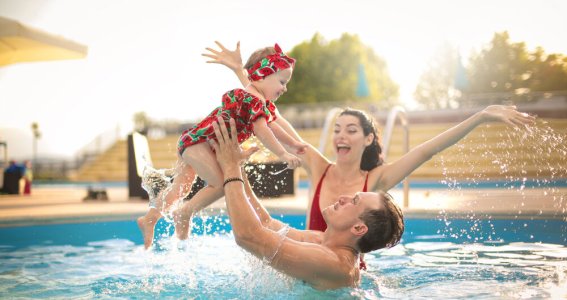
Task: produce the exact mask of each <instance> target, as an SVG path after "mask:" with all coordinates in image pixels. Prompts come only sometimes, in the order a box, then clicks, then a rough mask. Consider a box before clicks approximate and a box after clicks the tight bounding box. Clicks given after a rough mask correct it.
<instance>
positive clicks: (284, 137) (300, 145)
mask: <svg viewBox="0 0 567 300" xmlns="http://www.w3.org/2000/svg"><path fill="white" fill-rule="evenodd" d="M268 127H270V129H272V132H273V133H274V136H275V137H276V138H277V139H278V141H280V142H282V143H284V144H286V145H287V146H289V147H290V148H293V149H294V150H295V152H296V153H297V154H303V153H305V148H307V144H305V142H304V141H303V140H301V139H299V140H297V139H295V138H294V137H293V136H291V135H290V134H289V133H288V132H287V131H285V130H284V129H283V127H281V126H280V125H279V123H277V122H272V123H270V124H268Z"/></svg>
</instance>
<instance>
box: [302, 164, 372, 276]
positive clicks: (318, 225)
mask: <svg viewBox="0 0 567 300" xmlns="http://www.w3.org/2000/svg"><path fill="white" fill-rule="evenodd" d="M330 167H331V164H329V165H328V166H327V168H326V169H325V172H323V175H322V176H321V179H319V183H318V184H317V189H316V190H315V194H314V195H313V203H312V204H311V212H310V214H309V216H310V218H309V227H307V229H311V230H319V231H325V230H326V229H327V223H325V219H323V214H322V213H321V206H320V205H319V198H320V195H321V186H322V185H323V179H325V175H327V171H329V168H330ZM367 186H368V173H366V179H365V180H364V188H362V191H363V192H366V189H367ZM358 267H359V268H360V269H361V270H366V263H365V262H364V259H362V256H360V264H359V266H358Z"/></svg>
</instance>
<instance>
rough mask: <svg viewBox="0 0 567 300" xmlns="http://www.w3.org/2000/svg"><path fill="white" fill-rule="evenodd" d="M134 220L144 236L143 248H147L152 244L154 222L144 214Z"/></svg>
mask: <svg viewBox="0 0 567 300" xmlns="http://www.w3.org/2000/svg"><path fill="white" fill-rule="evenodd" d="M136 222H137V223H138V227H139V228H140V231H141V232H142V236H143V237H144V248H145V249H148V248H150V247H151V246H152V243H153V241H154V227H155V225H156V224H155V222H150V221H148V220H147V219H146V217H145V216H142V217H139V218H138V220H136Z"/></svg>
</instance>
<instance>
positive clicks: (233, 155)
mask: <svg viewBox="0 0 567 300" xmlns="http://www.w3.org/2000/svg"><path fill="white" fill-rule="evenodd" d="M229 122H230V135H229V133H228V130H227V128H226V125H225V122H224V120H223V119H222V117H218V118H217V122H214V123H213V128H214V130H215V135H216V137H217V140H218V143H217V142H215V141H214V140H209V142H210V143H211V144H212V146H213V148H214V149H215V152H216V156H217V161H218V162H219V165H220V167H221V170H222V171H223V172H225V171H226V169H229V168H233V167H236V168H240V164H241V163H242V162H244V161H246V160H247V159H248V158H249V157H250V155H252V154H253V153H254V152H256V151H257V150H258V147H251V148H250V149H248V150H246V151H242V149H241V148H240V145H239V144H238V138H237V134H236V124H235V122H234V119H232V118H230V121H229Z"/></svg>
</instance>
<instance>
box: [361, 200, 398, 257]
mask: <svg viewBox="0 0 567 300" xmlns="http://www.w3.org/2000/svg"><path fill="white" fill-rule="evenodd" d="M378 194H379V195H380V196H381V197H383V199H384V208H383V209H371V210H367V211H365V212H363V213H362V214H361V215H360V217H359V218H360V219H361V220H362V221H363V222H364V224H366V226H367V227H368V232H366V234H364V235H363V236H362V237H361V238H360V239H359V240H358V242H357V246H358V249H359V250H360V252H362V253H367V252H370V251H374V250H378V249H382V248H391V247H394V246H395V245H397V244H398V243H399V242H400V240H401V239H402V235H403V234H404V228H405V226H404V215H403V213H402V210H401V209H400V207H399V206H398V205H397V204H396V203H394V200H393V198H392V196H391V195H390V194H388V193H385V192H382V191H379V192H378Z"/></svg>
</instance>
